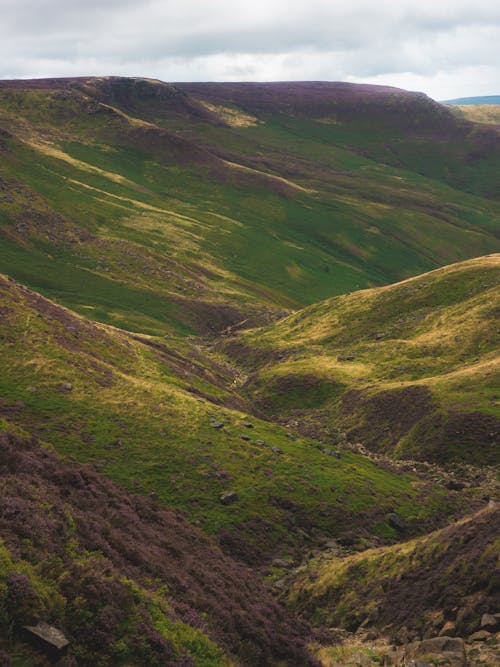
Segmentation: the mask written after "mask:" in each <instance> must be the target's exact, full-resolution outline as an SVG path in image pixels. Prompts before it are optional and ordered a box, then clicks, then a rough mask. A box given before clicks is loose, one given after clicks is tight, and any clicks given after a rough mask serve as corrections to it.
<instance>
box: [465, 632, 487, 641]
mask: <svg viewBox="0 0 500 667" xmlns="http://www.w3.org/2000/svg"><path fill="white" fill-rule="evenodd" d="M491 637H493V635H492V634H491V632H488V630H478V631H477V632H474V634H472V635H470V637H469V641H470V642H486V641H488V639H491Z"/></svg>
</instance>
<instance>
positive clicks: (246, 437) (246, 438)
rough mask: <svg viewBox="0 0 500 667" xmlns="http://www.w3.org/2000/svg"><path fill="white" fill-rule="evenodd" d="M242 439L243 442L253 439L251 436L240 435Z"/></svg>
mask: <svg viewBox="0 0 500 667" xmlns="http://www.w3.org/2000/svg"><path fill="white" fill-rule="evenodd" d="M240 438H241V439H242V440H246V441H247V442H248V441H249V440H251V439H252V438H251V437H250V436H249V435H240Z"/></svg>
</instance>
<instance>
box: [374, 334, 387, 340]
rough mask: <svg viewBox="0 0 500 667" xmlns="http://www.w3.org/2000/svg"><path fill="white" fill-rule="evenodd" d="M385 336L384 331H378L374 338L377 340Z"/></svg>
mask: <svg viewBox="0 0 500 667" xmlns="http://www.w3.org/2000/svg"><path fill="white" fill-rule="evenodd" d="M384 336H385V334H383V333H376V334H375V336H374V338H375V340H382V338H383V337H384Z"/></svg>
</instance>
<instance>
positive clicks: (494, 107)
mask: <svg viewBox="0 0 500 667" xmlns="http://www.w3.org/2000/svg"><path fill="white" fill-rule="evenodd" d="M456 109H457V110H458V111H459V112H460V114H461V116H462V117H463V118H467V119H468V120H472V121H475V122H476V123H488V124H491V125H500V104H463V105H459V106H457V107H456Z"/></svg>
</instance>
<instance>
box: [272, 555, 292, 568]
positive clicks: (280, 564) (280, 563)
mask: <svg viewBox="0 0 500 667" xmlns="http://www.w3.org/2000/svg"><path fill="white" fill-rule="evenodd" d="M272 564H273V565H274V567H281V568H283V569H287V570H288V569H289V568H291V567H292V563H290V562H289V561H287V560H284V559H283V558H275V559H274V560H273V563H272Z"/></svg>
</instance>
